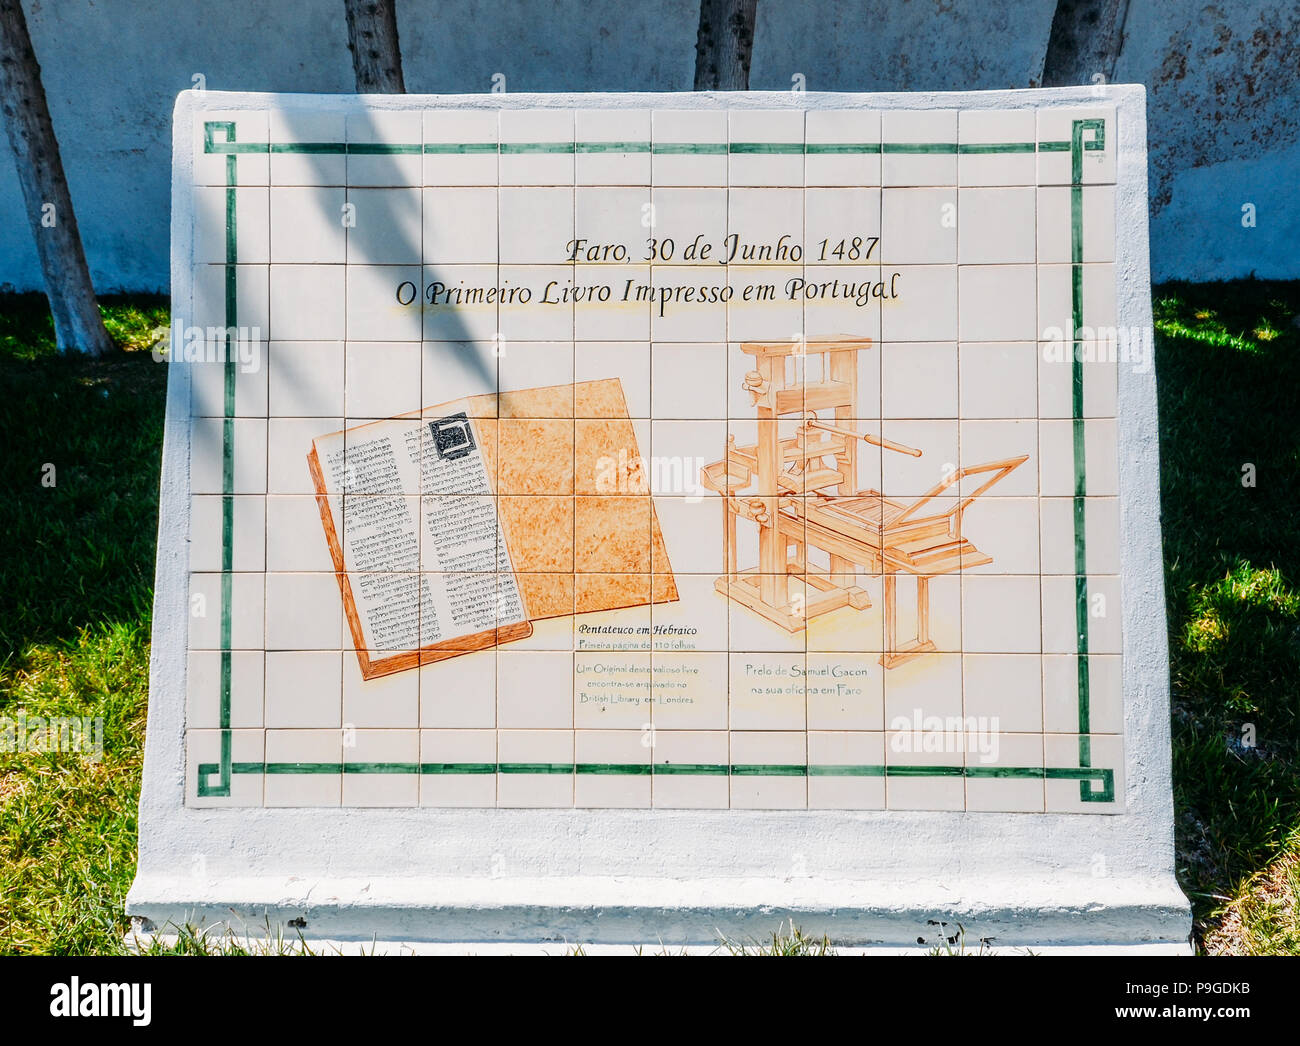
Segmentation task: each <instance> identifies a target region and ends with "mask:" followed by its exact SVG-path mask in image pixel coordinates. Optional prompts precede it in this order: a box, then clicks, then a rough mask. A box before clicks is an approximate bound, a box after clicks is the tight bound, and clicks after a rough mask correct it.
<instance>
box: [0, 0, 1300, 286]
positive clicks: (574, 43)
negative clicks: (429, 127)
mask: <svg viewBox="0 0 1300 1046" xmlns="http://www.w3.org/2000/svg"><path fill="white" fill-rule="evenodd" d="M1053 6H1054V3H1053V0H1001V2H999V0H991V2H989V3H978V4H977V3H964V2H963V3H955V2H953V0H892V2H890V3H870V4H868V3H862V2H855V0H821V2H818V3H810V2H803V0H785V2H782V0H760V2H759V6H758V10H759V14H758V26H757V32H756V39H755V44H754V61H753V71H752V76H751V86H753V88H754V89H755V90H781V89H785V88H788V87H790V86H791V84H792V82H793V78H794V77H795V76H796V74H800V75H802V77H803V78H804V81H805V83H806V86H807V88H808V89H809V90H818V91H876V90H910V91H927V90H971V89H975V90H978V89H990V90H992V89H1001V88H1007V87H1031V86H1037V84H1038V78H1039V75H1040V72H1041V68H1042V60H1043V51H1044V48H1045V46H1046V42H1047V35H1048V29H1049V26H1050V23H1051V17H1052V10H1053ZM25 7H26V9H27V12H28V21H29V24H30V28H31V32H32V39H33V43H34V45H35V48H36V52H37V57H38V58H39V59H40V62H41V66H42V70H43V72H44V77H45V89H46V93H47V95H48V96H49V102H50V109H51V111H52V113H53V117H54V125H55V128H56V130H57V131H58V133H59V137H60V140H61V143H62V149H63V159H64V164H65V167H66V169H67V173H68V180H69V182H70V183H71V188H72V194H73V200H74V202H75V204H76V206H77V211H78V218H79V220H80V222H81V229H82V236H83V239H84V240H85V244H86V251H87V254H88V255H89V258H90V265H91V270H92V272H93V275H94V277H95V281H96V284H97V286H98V287H99V288H100V289H101V290H114V289H118V288H125V289H130V290H156V289H163V288H165V287H166V285H167V280H168V275H167V273H168V245H167V230H168V194H169V189H170V171H169V143H170V137H169V133H170V132H169V121H170V116H171V111H172V103H173V100H174V97H175V94H176V92H177V91H180V90H183V89H185V88H188V87H190V86H191V78H192V77H193V76H194V74H195V73H202V74H203V75H204V76H205V77H206V80H207V86H208V87H209V88H212V89H222V90H249V91H305V92H319V91H323V92H346V91H350V90H351V89H352V72H351V64H350V57H349V55H348V51H347V29H346V25H345V23H344V19H343V0H295V2H294V3H292V4H287V3H273V4H267V3H265V2H263V0H227V2H223V3H221V4H209V3H197V2H192V0H190V2H184V3H178V2H176V0H57V2H51V0H25ZM697 17H698V5H697V3H696V0H623V2H621V3H619V4H617V5H614V4H610V5H594V4H592V3H591V2H590V0H493V2H491V3H485V2H483V0H438V2H436V3H434V2H433V0H398V22H399V31H400V33H401V38H402V49H403V58H404V64H405V74H406V85H407V88H408V90H410V91H411V92H413V93H414V92H427V93H463V92H477V91H486V90H489V89H490V88H491V86H492V80H493V76H494V74H498V73H499V74H502V75H504V77H505V86H506V88H507V89H508V90H510V91H682V90H690V88H691V86H692V79H693V70H694V62H695V28H696V20H697ZM1298 67H1300V5H1296V4H1295V3H1292V2H1290V0H1234V2H1233V3H1231V4H1229V3H1219V4H1206V3H1204V0H1158V2H1157V0H1132V6H1131V9H1130V13H1129V18H1128V23H1127V26H1126V43H1125V47H1124V51H1123V53H1122V54H1121V56H1120V59H1119V62H1118V66H1117V69H1116V76H1115V78H1116V80H1117V81H1119V82H1133V83H1143V84H1146V86H1147V89H1148V103H1149V106H1150V112H1149V124H1150V149H1151V152H1150V156H1151V199H1152V206H1151V221H1152V225H1151V249H1152V257H1151V262H1152V274H1153V277H1154V278H1155V279H1157V280H1164V279H1171V278H1175V277H1181V278H1189V279H1218V278H1230V277H1235V276H1244V275H1247V274H1249V273H1252V272H1253V273H1255V274H1256V275H1258V276H1261V277H1300V252H1297V251H1296V250H1295V249H1294V244H1295V243H1296V242H1297V241H1298V240H1300V208H1297V207H1295V206H1294V203H1293V197H1294V194H1295V193H1296V190H1297V189H1298V188H1300V81H1297V78H1296V76H1295V70H1296V69H1297V68H1298ZM0 150H2V151H4V152H6V153H7V152H8V149H7V147H4V146H0ZM1248 203H1249V204H1253V205H1254V208H1255V212H1256V225H1255V227H1254V228H1244V227H1243V226H1242V220H1241V219H1242V207H1243V205H1245V204H1248ZM3 284H10V285H13V286H15V287H17V288H19V289H32V288H38V287H40V286H41V277H40V268H39V265H38V264H37V261H36V254H35V250H34V248H33V246H32V241H31V234H30V232H29V228H28V222H27V219H26V215H25V214H24V212H23V204H22V197H21V194H20V192H19V190H18V183H17V180H16V178H15V175H14V170H13V166H12V163H11V162H8V161H0V285H3Z"/></svg>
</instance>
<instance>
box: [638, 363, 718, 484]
mask: <svg viewBox="0 0 1300 1046" xmlns="http://www.w3.org/2000/svg"><path fill="white" fill-rule="evenodd" d="M650 365H651V370H650V403H651V415H652V416H653V417H655V418H662V419H665V420H668V419H709V418H722V417H725V416H726V409H727V405H726V395H727V354H726V352H725V351H724V349H723V347H722V346H720V345H716V344H715V345H692V344H689V343H682V344H674V343H668V344H663V345H654V346H653V347H652V350H651V355H650ZM709 460H710V461H712V460H714V459H713V458H710V459H709Z"/></svg>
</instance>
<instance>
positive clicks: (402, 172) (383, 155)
mask: <svg viewBox="0 0 1300 1046" xmlns="http://www.w3.org/2000/svg"><path fill="white" fill-rule="evenodd" d="M347 136H348V166H347V173H348V185H350V186H356V185H362V186H418V185H419V184H420V183H421V181H422V180H423V177H422V171H423V166H424V163H423V159H422V153H423V144H422V143H423V139H424V131H423V128H422V120H421V114H420V113H418V112H376V111H370V112H363V113H349V114H348V116H347Z"/></svg>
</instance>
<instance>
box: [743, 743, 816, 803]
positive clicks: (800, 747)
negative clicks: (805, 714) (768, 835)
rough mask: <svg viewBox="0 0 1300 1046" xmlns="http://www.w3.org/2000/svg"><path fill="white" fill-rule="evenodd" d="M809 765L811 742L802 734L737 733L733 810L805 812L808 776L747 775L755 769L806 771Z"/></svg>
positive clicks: (778, 774) (778, 773)
mask: <svg viewBox="0 0 1300 1046" xmlns="http://www.w3.org/2000/svg"><path fill="white" fill-rule="evenodd" d="M807 761H808V742H807V738H806V735H804V734H803V733H802V732H795V731H759V730H733V731H732V733H731V764H732V775H731V807H732V809H733V810H741V809H749V810H802V809H805V808H806V807H807V805H808V779H807V777H806V776H804V774H802V773H800V774H798V775H797V776H794V775H790V776H787V775H785V774H783V773H780V772H779V771H778V772H775V773H762V774H757V773H751V772H746V771H747V770H748V768H752V767H769V766H770V767H784V766H796V767H802V766H804V765H806V764H807ZM738 769H739V771H740V772H737V770H738Z"/></svg>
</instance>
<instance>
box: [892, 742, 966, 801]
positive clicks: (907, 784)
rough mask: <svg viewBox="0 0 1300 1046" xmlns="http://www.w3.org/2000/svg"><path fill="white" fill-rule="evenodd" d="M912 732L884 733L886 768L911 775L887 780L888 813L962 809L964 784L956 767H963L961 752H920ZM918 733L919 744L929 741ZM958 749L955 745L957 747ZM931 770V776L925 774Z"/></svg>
mask: <svg viewBox="0 0 1300 1046" xmlns="http://www.w3.org/2000/svg"><path fill="white" fill-rule="evenodd" d="M914 736H918V735H914V732H912V731H886V732H885V765H886V767H887V768H890V769H892V768H894V767H908V768H909V770H910V772H908V773H906V774H899V773H897V772H895V773H891V774H889V776H887V777H886V778H885V807H886V809H889V810H962V809H964V808H965V806H966V789H965V782H964V780H963V778H962V777H961V776H960V771H958V772H956V773H954V771H953V769H952V768H954V767H962V766H964V763H963V758H964V753H963V752H961V751H937V752H934V751H925V750H923V749H922V750H919V751H918V750H917V748H916V741H915V740H914ZM926 736H927V735H926V734H925V733H924V732H922V733H920V734H919V737H920V743H921V744H924V743H925V739H926ZM954 747H956V746H954ZM922 768H924V770H928V771H929V773H926V772H924V770H922Z"/></svg>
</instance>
